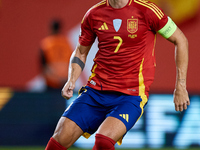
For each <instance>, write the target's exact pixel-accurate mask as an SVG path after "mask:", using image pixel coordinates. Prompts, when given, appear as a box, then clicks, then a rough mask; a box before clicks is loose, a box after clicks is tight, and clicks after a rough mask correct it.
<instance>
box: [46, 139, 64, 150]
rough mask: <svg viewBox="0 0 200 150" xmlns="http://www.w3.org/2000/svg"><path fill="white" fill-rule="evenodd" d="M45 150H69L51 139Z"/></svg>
mask: <svg viewBox="0 0 200 150" xmlns="http://www.w3.org/2000/svg"><path fill="white" fill-rule="evenodd" d="M45 150H67V149H66V148H65V147H64V146H62V145H60V143H58V142H57V141H56V140H55V139H54V138H52V137H51V138H50V140H49V142H48V144H47V146H46V148H45Z"/></svg>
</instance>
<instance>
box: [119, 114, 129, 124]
mask: <svg viewBox="0 0 200 150" xmlns="http://www.w3.org/2000/svg"><path fill="white" fill-rule="evenodd" d="M119 116H120V117H122V118H124V119H125V120H126V121H127V122H128V121H129V115H128V114H119Z"/></svg>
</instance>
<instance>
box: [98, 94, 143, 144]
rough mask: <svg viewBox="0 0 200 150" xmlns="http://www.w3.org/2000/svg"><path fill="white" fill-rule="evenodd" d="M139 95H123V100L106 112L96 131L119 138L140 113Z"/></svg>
mask: <svg viewBox="0 0 200 150" xmlns="http://www.w3.org/2000/svg"><path fill="white" fill-rule="evenodd" d="M141 101H142V100H141V98H140V97H138V96H137V97H135V96H131V97H129V96H128V97H125V99H124V101H123V102H120V103H117V104H116V105H114V106H113V108H112V109H111V110H110V113H109V114H107V116H108V117H107V118H106V120H105V121H104V122H103V123H102V125H101V126H100V128H99V130H98V133H100V134H103V135H105V136H108V137H110V138H112V139H113V140H115V141H116V140H119V139H120V138H121V137H123V136H124V135H125V134H126V132H127V131H129V130H130V129H131V128H132V127H133V126H134V124H135V123H136V122H137V120H138V119H139V118H140V117H141V115H142V108H141V106H140V102H141Z"/></svg>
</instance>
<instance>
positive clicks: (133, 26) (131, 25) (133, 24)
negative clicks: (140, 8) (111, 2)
mask: <svg viewBox="0 0 200 150" xmlns="http://www.w3.org/2000/svg"><path fill="white" fill-rule="evenodd" d="M137 30H138V19H127V31H128V32H129V33H131V34H133V33H135V32H136V31H137Z"/></svg>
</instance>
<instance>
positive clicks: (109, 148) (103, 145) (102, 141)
mask: <svg viewBox="0 0 200 150" xmlns="http://www.w3.org/2000/svg"><path fill="white" fill-rule="evenodd" d="M115 143H116V142H115V141H114V140H113V139H111V138H109V137H107V136H104V135H102V134H96V136H95V145H94V147H93V150H114V149H115V147H114V145H115Z"/></svg>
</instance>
